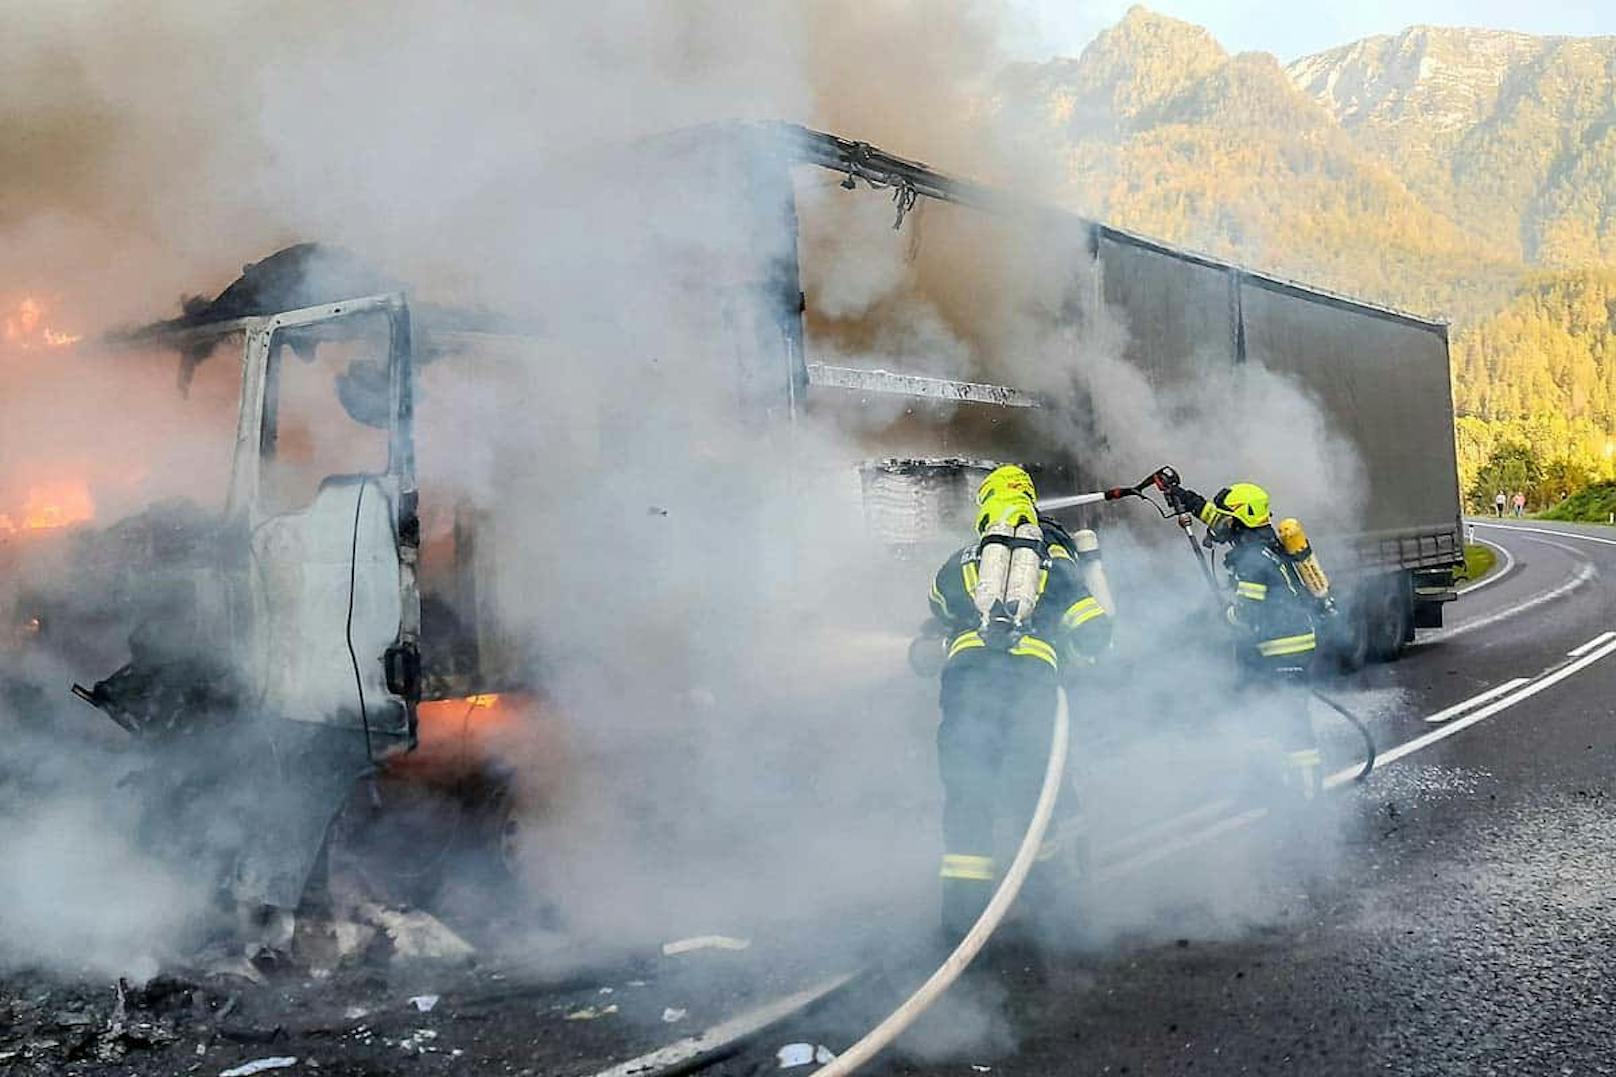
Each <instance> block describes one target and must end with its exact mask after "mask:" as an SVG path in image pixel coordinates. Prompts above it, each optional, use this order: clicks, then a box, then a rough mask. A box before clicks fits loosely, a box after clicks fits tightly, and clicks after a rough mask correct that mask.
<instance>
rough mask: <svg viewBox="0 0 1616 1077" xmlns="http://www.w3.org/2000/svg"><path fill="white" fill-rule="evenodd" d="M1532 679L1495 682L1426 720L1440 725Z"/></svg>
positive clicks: (1521, 678) (1522, 678) (1615, 633)
mask: <svg viewBox="0 0 1616 1077" xmlns="http://www.w3.org/2000/svg"><path fill="white" fill-rule="evenodd" d="M1611 635H1613V636H1616V632H1613V633H1611ZM1531 679H1532V678H1530V677H1516V678H1515V679H1514V680H1512V681H1505V682H1504V683H1503V684H1495V685H1493V687H1491V688H1489V689H1487V690H1486V691H1485V692H1483V693H1481V694H1480V695H1477V696H1471V697H1470V698H1469V699H1467V700H1465V701H1464V702H1462V703H1455V704H1454V705H1453V706H1451V707H1444V708H1442V709H1441V710H1439V711H1437V712H1436V713H1435V714H1432V715H1429V716H1427V717H1426V719H1425V720H1426V721H1427V722H1429V723H1430V724H1431V725H1440V724H1441V723H1443V722H1446V721H1447V720H1448V719H1449V718H1453V717H1455V716H1457V715H1460V714H1463V713H1464V712H1465V711H1467V710H1469V709H1470V708H1471V707H1479V706H1480V705H1481V704H1483V703H1486V702H1487V701H1488V700H1492V699H1497V698H1498V697H1499V696H1501V695H1503V694H1504V693H1506V692H1513V691H1514V690H1515V689H1517V688H1519V687H1520V686H1521V685H1523V684H1526V683H1528V682H1530V681H1531Z"/></svg>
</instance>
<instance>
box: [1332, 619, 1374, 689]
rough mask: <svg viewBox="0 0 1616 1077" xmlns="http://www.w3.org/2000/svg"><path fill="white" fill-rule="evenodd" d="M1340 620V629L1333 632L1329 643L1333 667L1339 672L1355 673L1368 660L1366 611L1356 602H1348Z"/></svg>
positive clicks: (1367, 621) (1367, 620)
mask: <svg viewBox="0 0 1616 1077" xmlns="http://www.w3.org/2000/svg"><path fill="white" fill-rule="evenodd" d="M1340 622H1341V625H1340V630H1339V631H1338V632H1336V633H1334V639H1333V640H1331V643H1330V651H1331V654H1332V656H1333V657H1334V658H1335V668H1336V669H1337V670H1338V671H1339V672H1341V673H1356V672H1358V671H1359V670H1360V669H1362V668H1364V666H1365V665H1366V664H1368V662H1369V619H1368V616H1367V611H1366V610H1365V609H1364V607H1363V606H1362V605H1360V604H1359V603H1357V602H1353V603H1350V604H1349V605H1348V606H1347V608H1346V609H1345V610H1344V611H1343V612H1342V614H1341V616H1340Z"/></svg>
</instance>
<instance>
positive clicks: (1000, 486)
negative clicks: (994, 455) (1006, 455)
mask: <svg viewBox="0 0 1616 1077" xmlns="http://www.w3.org/2000/svg"><path fill="white" fill-rule="evenodd" d="M1006 494H1017V495H1019V496H1021V497H1025V498H1027V499H1028V500H1029V501H1036V500H1038V491H1036V490H1034V489H1033V486H1032V476H1031V475H1029V474H1027V471H1026V469H1025V468H1021V467H1018V466H1016V465H1015V464H1004V465H1002V466H1000V467H996V468H994V469H993V470H992V471H990V472H988V474H987V478H985V479H983V480H982V484H981V485H980V486H978V487H977V488H976V503H977V504H978V505H986V504H987V503H988V501H990V500H991V499H993V498H995V497H999V496H1003V495H1006Z"/></svg>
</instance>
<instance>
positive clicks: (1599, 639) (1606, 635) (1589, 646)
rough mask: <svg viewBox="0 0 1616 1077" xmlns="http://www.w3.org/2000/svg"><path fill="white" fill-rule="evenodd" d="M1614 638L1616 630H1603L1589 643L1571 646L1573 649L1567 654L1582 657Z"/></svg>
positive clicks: (1615, 637) (1572, 656)
mask: <svg viewBox="0 0 1616 1077" xmlns="http://www.w3.org/2000/svg"><path fill="white" fill-rule="evenodd" d="M1613 639H1616V632H1601V633H1599V635H1597V636H1595V637H1594V638H1593V639H1591V640H1589V641H1588V642H1587V643H1583V644H1580V645H1578V646H1576V647H1573V648H1571V650H1569V651H1567V652H1566V654H1567V656H1569V657H1571V658H1581V657H1582V656H1583V655H1585V654H1587V653H1588V652H1589V651H1591V650H1593V649H1594V648H1595V647H1598V646H1600V645H1601V644H1604V643H1609V642H1610V641H1611V640H1613Z"/></svg>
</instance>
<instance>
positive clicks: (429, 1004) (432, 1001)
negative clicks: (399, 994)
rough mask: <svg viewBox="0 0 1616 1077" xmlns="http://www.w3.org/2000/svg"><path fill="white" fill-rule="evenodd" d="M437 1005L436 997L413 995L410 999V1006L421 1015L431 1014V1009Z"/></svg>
mask: <svg viewBox="0 0 1616 1077" xmlns="http://www.w3.org/2000/svg"><path fill="white" fill-rule="evenodd" d="M437 1004H438V996H437V995H414V996H412V997H411V998H410V1005H411V1006H414V1007H415V1008H416V1009H417V1010H419V1011H421V1012H422V1013H431V1012H432V1008H433V1007H434V1006H436V1005H437Z"/></svg>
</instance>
